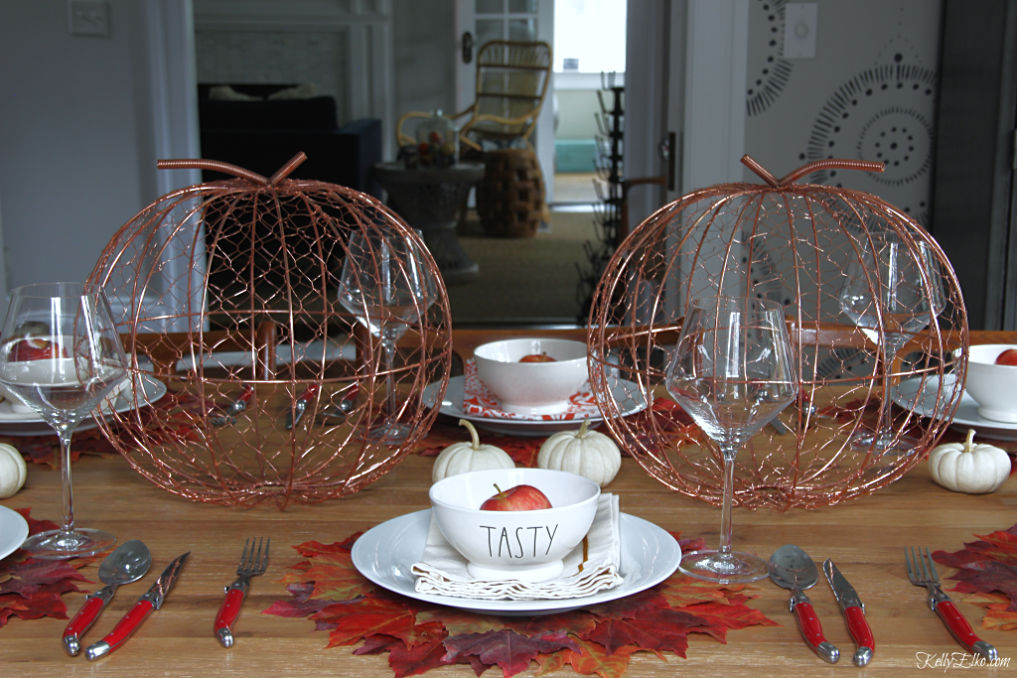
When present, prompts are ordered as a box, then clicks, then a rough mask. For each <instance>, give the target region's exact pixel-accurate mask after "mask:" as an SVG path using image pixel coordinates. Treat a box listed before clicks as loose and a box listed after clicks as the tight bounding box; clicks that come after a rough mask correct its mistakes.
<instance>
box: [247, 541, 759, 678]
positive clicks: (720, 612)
mask: <svg viewBox="0 0 1017 678" xmlns="http://www.w3.org/2000/svg"><path fill="white" fill-rule="evenodd" d="M672 534H674V536H675V538H678V535H677V534H676V533H672ZM359 536H360V535H359V533H358V534H355V535H352V536H351V537H349V538H348V539H346V540H345V541H342V542H336V543H334V544H321V543H318V542H313V541H311V542H305V543H303V544H300V545H298V546H295V547H294V548H295V549H296V551H297V552H298V553H299V554H300V555H301V556H302V557H303V558H304V560H301V561H300V562H298V563H296V564H295V565H292V566H291V567H290V568H289V569H288V571H287V572H286V574H285V575H284V576H283V579H282V582H283V583H284V584H286V587H287V590H288V591H289V593H290V597H289V598H287V599H284V600H279V601H276V602H275V603H273V604H272V606H271V607H269V608H268V609H267V610H265V611H264V613H265V614H272V615H278V616H282V617H297V618H307V619H310V620H312V621H314V623H315V629H316V630H318V631H327V632H328V637H329V638H328V643H327V647H336V646H352V645H356V646H357V648H356V649H355V650H354V654H382V653H387V654H388V662H389V666H390V667H391V668H392V671H393V674H394V675H395V676H396V678H401V677H402V676H409V675H413V674H418V673H424V672H426V671H428V670H430V669H433V668H437V667H440V666H447V665H451V664H464V665H468V666H470V667H472V668H473V670H474V671H475V672H476V674H477V675H480V674H481V673H482V672H483V671H485V670H486V669H488V668H491V667H493V666H497V667H498V668H500V669H501V671H502V673H503V674H504V675H505V676H506V677H507V676H513V675H515V674H517V673H520V672H522V671H524V670H526V669H527V668H528V667H529V666H530V664H531V663H535V664H536V665H537V667H538V669H539V670H540V672H549V671H554V670H557V669H562V668H565V667H571V669H572V670H573V671H575V672H576V673H579V674H583V675H593V674H597V675H601V676H623V675H625V673H626V671H627V669H628V666H629V659H630V657H631V656H632V655H633V654H635V653H637V652H651V653H654V654H656V655H658V656H660V657H662V659H663V657H664V654H663V653H666V652H669V653H673V654H676V655H678V656H680V657H685V654H686V651H687V650H688V646H689V645H688V637H689V634H692V633H698V634H702V635H706V636H710V637H711V638H713V639H714V640H717V641H719V642H721V643H723V642H726V639H727V632H728V631H731V630H736V629H741V628H745V627H747V626H758V625H765V626H773V625H776V624H775V622H773V621H771V620H770V619H768V618H767V617H765V616H764V615H763V614H762V613H761V612H759V611H757V610H754V609H752V608H750V607H749V605H748V603H749V601H750V600H751V599H752V598H754V597H755V596H753V595H750V594H749V592H748V590H747V589H746V588H745V587H744V586H726V587H718V586H715V585H712V584H709V583H707V582H699V581H695V580H692V579H690V578H689V577H672V578H671V579H669V580H668V581H665V582H664V583H662V584H659V585H657V586H655V587H653V588H650V589H648V590H646V591H643V592H641V593H637V594H634V595H631V596H628V597H626V598H623V599H620V600H616V601H613V602H608V603H603V604H599V605H595V606H592V607H589V608H586V609H582V610H575V611H571V612H563V613H559V614H552V615H546V616H534V617H498V616H490V615H483V614H475V613H471V612H468V611H459V610H456V609H452V608H448V607H443V606H437V605H430V604H427V603H423V602H419V601H416V600H411V599H409V598H405V597H402V596H398V595H396V594H393V593H390V592H388V591H386V590H384V589H382V588H380V587H377V586H375V585H374V584H372V583H371V582H369V581H368V580H367V579H365V578H364V577H362V576H361V575H360V573H359V572H357V570H356V568H355V567H354V566H353V560H352V556H351V550H352V548H353V543H354V542H355V541H356V539H357V537H359ZM679 541H680V543H681V546H682V549H683V550H686V549H695V548H700V547H702V543H701V540H699V539H696V540H689V541H681V540H679Z"/></svg>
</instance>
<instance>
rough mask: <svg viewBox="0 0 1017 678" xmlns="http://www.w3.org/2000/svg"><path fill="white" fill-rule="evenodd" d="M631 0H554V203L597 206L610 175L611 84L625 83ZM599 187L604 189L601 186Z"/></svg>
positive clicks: (556, 205) (571, 206) (566, 207)
mask: <svg viewBox="0 0 1017 678" xmlns="http://www.w3.org/2000/svg"><path fill="white" fill-rule="evenodd" d="M626 5H627V2H626V0H556V2H555V3H554V79H553V80H552V82H553V91H552V93H551V103H552V109H553V111H554V153H555V163H554V191H553V196H554V197H553V204H552V209H561V210H570V211H593V209H594V205H595V204H596V203H597V202H599V197H598V196H600V195H606V194H607V191H605V190H603V189H604V186H603V185H602V184H604V183H606V182H607V181H608V180H609V178H610V173H611V171H610V165H611V155H612V148H611V140H610V132H611V111H612V108H613V107H614V102H613V100H612V97H613V95H612V92H611V90H610V88H611V87H612V86H615V87H624V84H625V32H626V30H625V22H626ZM598 188H600V189H601V190H599V191H598Z"/></svg>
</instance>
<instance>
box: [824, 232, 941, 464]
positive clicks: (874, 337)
mask: <svg viewBox="0 0 1017 678" xmlns="http://www.w3.org/2000/svg"><path fill="white" fill-rule="evenodd" d="M943 305H944V300H943V281H942V277H941V276H940V273H939V268H938V265H937V264H936V260H935V257H934V256H933V253H932V250H931V248H930V247H929V244H928V243H926V242H921V241H919V242H917V243H916V244H915V246H914V248H913V249H912V248H908V246H907V245H905V243H904V242H902V241H901V240H900V238H898V237H897V236H896V235H895V234H892V233H888V234H884V235H879V236H876V237H875V238H873V240H872V245H871V247H866V248H865V249H864V250H863V251H862V254H861V256H860V257H859V259H858V260H857V261H854V262H852V263H851V265H850V266H848V269H847V271H846V275H845V278H844V285H843V287H842V288H841V291H840V307H841V310H842V311H843V312H844V314H845V315H847V316H848V317H849V318H850V319H851V321H852V322H854V324H855V325H856V326H857V327H858V328H859V329H860V330H861V331H862V332H863V333H864V334H865V335H866V336H867V337H868V338H869V339H870V340H871V341H872V342H873V343H875V344H876V345H877V346H878V350H879V354H878V357H879V361H880V362H881V363H882V369H883V402H882V407H881V408H880V418H879V423H878V425H877V426H876V430H875V432H868V431H860V432H857V433H856V434H855V435H854V436H853V437H852V444H853V445H855V446H856V447H871V448H872V449H873V451H875V452H877V453H878V454H880V455H891V454H909V453H911V452H912V451H913V446H912V445H911V444H909V443H908V441H907V440H903V439H899V438H898V436H897V435H896V434H895V433H894V431H893V429H892V422H891V417H890V391H891V387H892V378H893V363H894V360H895V358H896V356H897V354H898V353H899V352H900V350H901V348H902V347H903V346H904V344H906V343H907V342H908V340H910V339H911V337H912V336H914V334H915V333H917V332H919V331H920V330H923V329H925V327H927V326H928V325H929V324H931V323H932V322H933V321H934V320H935V318H936V316H938V315H939V314H940V313H941V312H942V310H943ZM880 338H882V341H880Z"/></svg>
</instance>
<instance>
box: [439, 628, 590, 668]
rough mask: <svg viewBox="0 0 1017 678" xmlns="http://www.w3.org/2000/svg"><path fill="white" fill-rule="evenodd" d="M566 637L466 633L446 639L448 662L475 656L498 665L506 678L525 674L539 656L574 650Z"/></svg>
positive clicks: (504, 633) (503, 632)
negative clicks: (521, 673) (532, 661)
mask: <svg viewBox="0 0 1017 678" xmlns="http://www.w3.org/2000/svg"><path fill="white" fill-rule="evenodd" d="M575 648H576V645H575V644H574V643H573V642H572V641H571V640H569V639H568V638H567V637H561V636H543V635H540V636H524V635H521V634H519V633H516V632H515V631H511V630H509V629H502V630H500V631H488V632H487V633H465V634H462V635H459V636H455V637H451V638H446V639H445V649H446V650H447V653H446V654H445V657H444V659H445V661H446V662H453V661H459V660H460V659H464V658H467V657H471V656H473V657H476V658H477V659H479V660H480V661H481V662H482V663H484V664H485V665H487V666H495V665H497V666H498V667H499V668H500V669H501V670H502V673H503V674H504V675H505V677H506V678H508V676H514V675H515V674H517V673H520V672H522V671H525V670H526V668H527V667H528V666H529V665H530V661H531V660H533V659H535V658H536V656H537V655H539V654H548V653H551V652H557V651H558V650H563V649H575Z"/></svg>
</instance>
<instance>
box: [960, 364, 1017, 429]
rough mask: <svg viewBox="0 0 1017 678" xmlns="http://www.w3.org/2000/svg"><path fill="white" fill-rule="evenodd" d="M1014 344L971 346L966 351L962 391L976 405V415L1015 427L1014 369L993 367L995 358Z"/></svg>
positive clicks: (1016, 390) (1016, 370) (1016, 369)
mask: <svg viewBox="0 0 1017 678" xmlns="http://www.w3.org/2000/svg"><path fill="white" fill-rule="evenodd" d="M1008 348H1013V349H1017V344H975V345H973V346H970V347H969V348H968V373H967V378H966V379H965V382H964V390H965V391H966V392H967V393H968V395H970V396H971V397H972V398H974V399H975V400H976V401H977V402H978V414H980V415H981V416H983V417H985V418H986V419H992V420H993V421H1005V422H1008V423H1011V424H1012V423H1017V366H1015V365H997V364H995V363H996V358H997V356H999V354H1000V353H1002V352H1003V351H1005V350H1006V349H1008Z"/></svg>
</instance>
